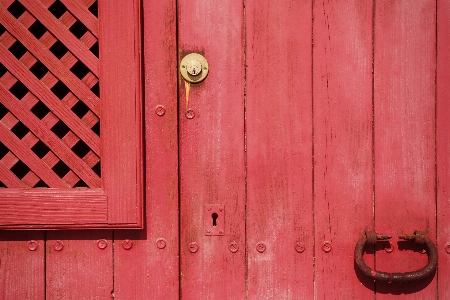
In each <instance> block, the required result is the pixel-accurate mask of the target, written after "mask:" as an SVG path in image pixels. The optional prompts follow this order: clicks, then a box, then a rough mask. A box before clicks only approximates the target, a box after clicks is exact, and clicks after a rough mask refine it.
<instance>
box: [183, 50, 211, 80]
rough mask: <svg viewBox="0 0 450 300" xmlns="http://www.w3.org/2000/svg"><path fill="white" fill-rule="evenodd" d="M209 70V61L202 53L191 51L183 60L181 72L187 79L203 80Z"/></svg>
mask: <svg viewBox="0 0 450 300" xmlns="http://www.w3.org/2000/svg"><path fill="white" fill-rule="evenodd" d="M208 71H209V66H208V62H207V61H206V58H204V57H203V56H202V55H201V54H198V53H191V54H188V55H186V56H185V57H184V58H183V59H182V60H181V63H180V73H181V76H183V78H184V79H185V80H186V81H189V82H192V83H198V82H201V81H203V80H204V79H205V78H206V76H207V75H208Z"/></svg>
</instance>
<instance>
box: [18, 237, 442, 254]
mask: <svg viewBox="0 0 450 300" xmlns="http://www.w3.org/2000/svg"><path fill="white" fill-rule="evenodd" d="M389 243H390V246H389V247H387V248H385V249H384V250H385V251H386V252H387V253H391V252H392V251H394V244H392V242H389ZM27 245H28V249H29V250H30V251H36V250H37V248H38V246H39V243H38V242H37V241H35V240H31V241H28V243H27ZM166 245H167V243H166V240H165V239H163V238H160V239H157V240H156V247H158V249H164V248H166ZM52 246H53V249H54V250H55V251H61V250H62V249H63V248H64V243H63V242H62V241H60V240H57V241H55V242H53V244H52ZM107 246H108V242H107V241H106V240H105V239H100V240H98V241H97V247H98V248H99V249H101V250H103V249H106V247H107ZM122 247H123V248H124V249H125V250H130V249H131V248H132V247H133V241H132V240H130V239H125V240H123V241H122ZM332 248H333V247H332V245H331V242H328V241H325V242H323V244H322V250H323V252H325V253H329V252H330V251H331V250H332ZM198 249H199V245H198V243H196V242H192V243H190V244H189V251H190V252H191V253H195V252H197V251H198ZM228 249H229V250H230V252H232V253H236V252H238V250H239V246H238V244H237V243H236V242H235V241H232V242H231V243H230V244H229V245H228ZM444 249H445V252H447V253H448V254H450V242H449V243H447V244H445V246H444ZM295 250H296V251H297V252H298V253H303V252H304V251H305V245H304V244H303V243H302V242H299V241H297V242H295ZM256 251H258V252H259V253H263V252H264V251H266V244H264V243H263V242H258V243H257V244H256ZM420 252H421V253H426V251H425V250H422V251H420Z"/></svg>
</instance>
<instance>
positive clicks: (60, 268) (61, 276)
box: [46, 230, 113, 300]
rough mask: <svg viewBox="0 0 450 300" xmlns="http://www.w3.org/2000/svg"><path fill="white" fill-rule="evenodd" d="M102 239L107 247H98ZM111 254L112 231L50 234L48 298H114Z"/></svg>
mask: <svg viewBox="0 0 450 300" xmlns="http://www.w3.org/2000/svg"><path fill="white" fill-rule="evenodd" d="M100 240H105V241H106V243H105V244H106V248H104V249H101V248H100V247H101V246H100V247H99V245H98V243H99V241H100ZM61 243H62V246H61ZM112 255H113V245H112V231H111V230H104V231H94V230H89V231H48V232H47V243H46V297H47V299H74V300H75V299H111V296H112V295H113V294H112V293H113V260H112Z"/></svg>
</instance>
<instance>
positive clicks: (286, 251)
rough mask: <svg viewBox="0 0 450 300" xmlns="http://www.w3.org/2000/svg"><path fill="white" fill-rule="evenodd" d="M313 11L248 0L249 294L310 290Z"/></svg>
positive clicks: (300, 295) (306, 293) (304, 295)
mask: <svg viewBox="0 0 450 300" xmlns="http://www.w3.org/2000/svg"><path fill="white" fill-rule="evenodd" d="M311 16H312V5H311V2H308V1H277V2H274V1H247V2H246V39H247V47H246V66H247V79H246V82H247V86H246V95H247V97H246V112H247V113H246V122H247V123H246V124H247V126H246V128H247V130H246V137H247V147H246V149H247V191H248V192H247V193H248V199H247V201H248V202H247V251H248V298H249V299H311V298H313V247H312V245H313V242H314V237H313V226H312V127H311V125H312V96H311V94H312V90H311V81H312V78H311V77H312V76H311V64H312V57H311V50H312V49H311V42H312V39H311V31H312V18H311ZM259 242H262V243H264V244H265V245H266V250H265V251H264V252H263V253H260V252H258V251H257V249H256V248H257V244H258V243H259ZM297 242H299V243H301V244H302V245H303V247H304V249H305V250H304V252H303V253H299V252H297V251H296V248H295V247H296V243H297Z"/></svg>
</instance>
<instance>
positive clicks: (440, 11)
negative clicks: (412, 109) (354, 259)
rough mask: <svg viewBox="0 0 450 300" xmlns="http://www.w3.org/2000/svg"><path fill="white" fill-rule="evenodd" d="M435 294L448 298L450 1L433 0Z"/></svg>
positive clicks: (449, 251) (449, 243)
mask: <svg viewBox="0 0 450 300" xmlns="http://www.w3.org/2000/svg"><path fill="white" fill-rule="evenodd" d="M437 39H438V40H437V99H436V100H437V103H436V105H437V108H436V122H437V123H436V126H437V127H436V134H437V136H436V147H437V149H436V150H437V184H438V185H437V191H438V198H437V199H438V201H437V212H438V214H437V233H438V241H437V242H438V245H437V247H438V260H439V261H438V266H439V267H438V296H439V299H450V288H449V287H450V277H449V274H450V127H449V126H450V122H449V120H450V85H449V82H450V2H449V1H446V0H438V1H437Z"/></svg>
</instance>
